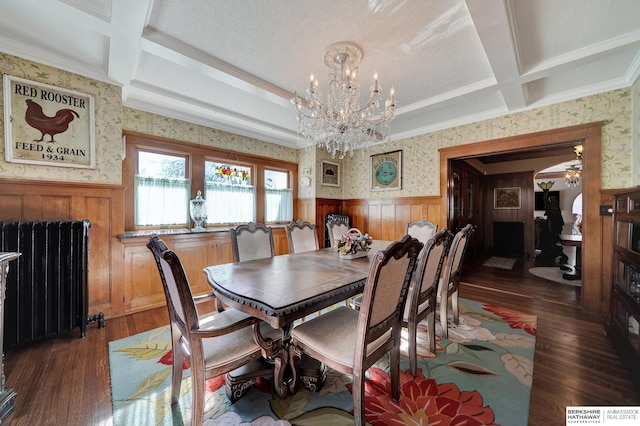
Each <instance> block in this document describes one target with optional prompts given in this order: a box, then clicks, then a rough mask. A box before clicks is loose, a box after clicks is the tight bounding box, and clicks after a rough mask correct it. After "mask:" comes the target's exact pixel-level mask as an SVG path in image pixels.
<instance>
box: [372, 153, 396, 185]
mask: <svg viewBox="0 0 640 426" xmlns="http://www.w3.org/2000/svg"><path fill="white" fill-rule="evenodd" d="M370 180H371V190H372V191H390V190H395V189H402V151H393V152H385V153H384V154H375V155H372V156H371V173H370Z"/></svg>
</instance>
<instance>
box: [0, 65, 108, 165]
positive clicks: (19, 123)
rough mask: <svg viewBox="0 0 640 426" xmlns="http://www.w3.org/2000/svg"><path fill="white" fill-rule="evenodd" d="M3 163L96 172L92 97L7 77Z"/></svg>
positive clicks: (5, 78) (5, 81) (5, 79)
mask: <svg viewBox="0 0 640 426" xmlns="http://www.w3.org/2000/svg"><path fill="white" fill-rule="evenodd" d="M3 89H4V123H5V128H4V129H5V160H6V161H7V162H10V163H26V164H39V165H44V166H59V167H77V168H86V169H94V168H95V167H96V158H95V135H94V133H95V117H94V102H93V96H92V95H89V94H86V93H80V92H76V91H73V90H67V89H62V88H60V87H55V86H50V85H48V84H42V83H38V82H35V81H29V80H25V79H23V78H19V77H14V76H11V75H7V74H5V76H4V87H3Z"/></svg>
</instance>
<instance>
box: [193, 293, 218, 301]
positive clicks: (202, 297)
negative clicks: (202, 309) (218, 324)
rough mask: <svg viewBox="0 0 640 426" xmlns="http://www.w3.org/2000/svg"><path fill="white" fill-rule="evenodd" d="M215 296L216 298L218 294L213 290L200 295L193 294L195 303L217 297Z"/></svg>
mask: <svg viewBox="0 0 640 426" xmlns="http://www.w3.org/2000/svg"><path fill="white" fill-rule="evenodd" d="M215 298H216V295H215V294H214V293H213V292H211V293H207V294H200V295H198V296H193V301H194V302H195V303H202V302H205V301H207V300H210V299H215Z"/></svg>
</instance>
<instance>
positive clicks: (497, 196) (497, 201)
mask: <svg viewBox="0 0 640 426" xmlns="http://www.w3.org/2000/svg"><path fill="white" fill-rule="evenodd" d="M493 208H494V209H519V208H520V187H514V188H494V189H493Z"/></svg>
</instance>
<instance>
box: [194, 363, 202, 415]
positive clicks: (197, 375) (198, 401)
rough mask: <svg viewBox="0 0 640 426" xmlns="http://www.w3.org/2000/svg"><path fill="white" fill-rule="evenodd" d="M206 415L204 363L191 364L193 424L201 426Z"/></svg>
mask: <svg viewBox="0 0 640 426" xmlns="http://www.w3.org/2000/svg"><path fill="white" fill-rule="evenodd" d="M203 416H204V363H193V364H192V365H191V425H192V426H201V425H202V417H203Z"/></svg>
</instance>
